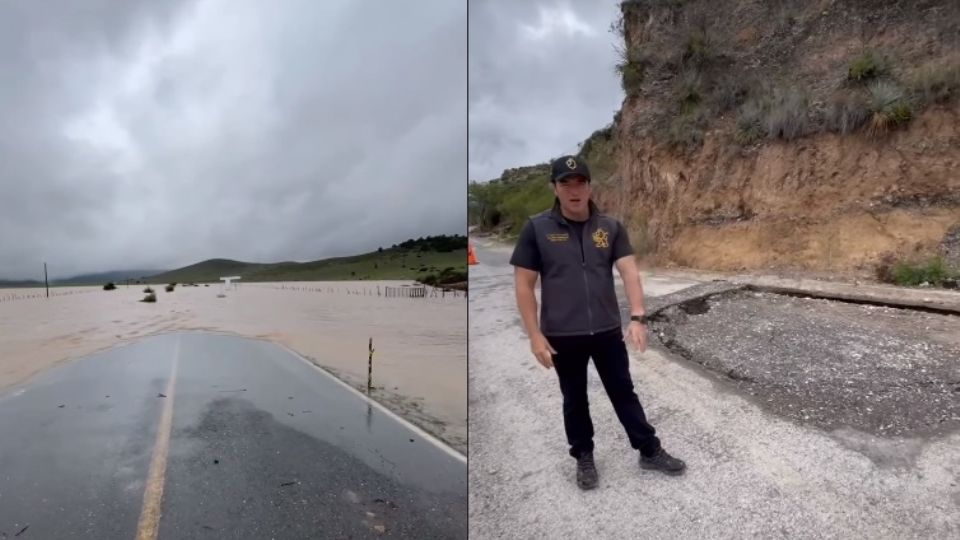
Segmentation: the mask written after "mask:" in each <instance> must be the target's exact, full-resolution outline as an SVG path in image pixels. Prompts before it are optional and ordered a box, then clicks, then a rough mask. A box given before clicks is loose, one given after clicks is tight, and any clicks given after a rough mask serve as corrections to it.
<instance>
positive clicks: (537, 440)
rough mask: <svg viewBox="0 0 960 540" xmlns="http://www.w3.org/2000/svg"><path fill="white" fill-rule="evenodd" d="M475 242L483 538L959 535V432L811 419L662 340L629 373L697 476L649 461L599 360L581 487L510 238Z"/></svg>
mask: <svg viewBox="0 0 960 540" xmlns="http://www.w3.org/2000/svg"><path fill="white" fill-rule="evenodd" d="M474 245H475V247H476V248H477V256H478V259H479V262H480V264H478V265H476V266H471V267H470V346H469V349H470V350H469V354H470V394H469V400H470V425H469V429H470V473H469V474H470V538H471V539H487V538H571V539H579V538H583V539H591V540H592V539H597V538H711V539H712V538H837V539H848V538H958V537H960V481H958V473H960V450H958V449H960V435H958V434H956V433H953V434H946V435H944V436H941V437H915V438H898V437H876V436H872V435H870V434H867V433H863V432H858V431H856V430H852V429H837V430H833V431H825V430H821V429H817V428H815V427H811V426H803V425H798V424H796V423H794V422H791V421H790V420H789V419H787V418H783V417H779V416H776V415H774V414H771V413H770V412H769V411H767V410H765V409H764V408H763V407H761V406H760V405H759V404H758V403H756V401H755V400H754V399H752V398H751V397H750V396H745V395H743V394H742V393H740V392H738V391H737V389H736V388H735V387H734V386H733V385H730V384H727V383H726V382H724V381H723V380H722V379H720V378H718V377H715V376H712V375H711V373H709V372H706V371H705V370H704V369H702V368H700V367H698V366H696V365H693V364H691V363H689V362H686V361H685V360H683V359H682V358H679V357H676V356H674V355H672V354H671V353H669V352H668V351H667V350H666V349H664V348H663V347H660V346H658V345H656V344H654V346H653V347H651V348H648V349H647V352H645V353H642V354H637V353H636V352H634V351H632V349H631V356H632V361H631V372H632V374H633V378H634V383H635V389H636V392H637V394H638V395H639V396H640V399H641V402H642V403H643V405H644V408H645V409H646V412H647V415H648V418H649V419H650V421H651V422H652V424H653V425H654V426H655V427H656V428H657V430H658V435H660V437H661V439H662V440H663V442H664V445H665V446H666V447H667V448H668V449H669V450H670V451H671V452H672V453H673V454H674V455H676V456H678V457H680V458H682V459H684V460H685V461H686V462H687V467H688V469H687V472H686V474H685V475H684V476H680V477H669V476H666V475H663V474H662V473H659V472H654V471H643V470H641V469H640V468H639V466H638V464H637V461H636V460H637V455H636V452H635V451H634V450H632V449H631V448H630V445H629V443H628V441H627V439H626V436H625V434H624V432H623V429H622V427H621V426H620V424H619V422H618V421H617V419H616V416H615V414H614V412H613V409H612V407H611V406H610V403H609V400H608V399H607V397H606V394H605V393H604V391H603V387H602V385H601V383H600V381H599V378H598V377H597V376H596V372H595V371H594V369H593V367H592V365H591V368H590V371H589V375H590V376H589V387H588V392H589V395H590V400H591V402H590V403H591V415H592V417H593V422H594V427H595V431H596V437H595V443H596V450H595V458H596V461H597V469H598V472H599V476H600V485H599V487H598V489H595V490H593V491H588V492H583V491H580V489H579V488H577V486H576V482H575V462H574V460H573V459H572V458H570V457H569V456H568V455H567V453H566V452H567V445H566V439H565V436H564V431H563V416H562V398H561V395H560V391H559V386H558V384H557V379H556V373H555V372H554V371H553V370H549V371H548V370H546V369H544V368H542V367H541V366H540V365H539V364H538V363H536V361H535V360H534V358H533V356H532V354H531V353H530V349H529V341H528V340H527V337H526V335H525V333H524V331H523V327H522V325H521V322H520V318H519V315H518V313H517V309H516V304H515V300H514V293H513V279H512V275H513V274H512V272H513V270H512V268H511V267H510V266H508V265H507V261H508V259H509V249H504V248H502V247H497V246H490V245H488V242H486V241H484V240H482V239H476V240H474ZM695 283H696V282H695V281H689V280H686V281H684V280H673V279H671V278H670V277H669V276H664V275H658V276H657V277H656V278H654V279H646V280H645V281H644V287H645V289H646V291H647V293H648V295H649V296H657V295H663V294H668V293H670V292H674V291H677V290H680V289H683V288H684V287H687V286H690V285H693V284H695ZM736 332H737V329H736V328H730V332H729V335H726V336H723V338H724V339H736V335H737V334H736ZM650 341H651V342H655V339H653V337H652V336H651V338H650ZM877 456H881V457H883V458H884V459H877Z"/></svg>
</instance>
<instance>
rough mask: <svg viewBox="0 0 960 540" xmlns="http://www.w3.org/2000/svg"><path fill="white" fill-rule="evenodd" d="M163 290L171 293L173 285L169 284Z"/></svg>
mask: <svg viewBox="0 0 960 540" xmlns="http://www.w3.org/2000/svg"><path fill="white" fill-rule="evenodd" d="M164 289H166V291H167V292H173V289H174V285H173V284H172V283H171V284H170V285H167V286H166V287H164Z"/></svg>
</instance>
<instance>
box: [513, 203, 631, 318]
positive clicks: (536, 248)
mask: <svg viewBox="0 0 960 540" xmlns="http://www.w3.org/2000/svg"><path fill="white" fill-rule="evenodd" d="M573 227H574V226H573V225H571V224H570V223H568V222H567V220H566V219H565V218H564V217H563V215H561V213H560V206H559V203H554V207H553V208H552V209H551V210H547V211H545V212H542V213H540V214H537V215H535V216H532V217H531V218H530V219H529V220H528V221H527V223H526V224H525V225H524V228H523V230H522V231H521V233H520V238H519V240H518V242H517V246H516V247H515V248H514V251H513V256H512V257H511V259H510V264H512V265H515V266H520V267H523V268H528V269H530V270H535V271H537V272H539V273H540V282H541V285H540V287H541V304H540V331H541V332H543V334H544V335H547V336H569V335H589V334H596V333H598V332H604V331H608V330H613V329H615V328H620V327H621V319H620V305H619V302H618V301H617V293H616V288H615V285H614V274H613V263H614V261H616V260H617V259H619V258H620V257H623V256H625V255H630V254H632V253H633V249H632V248H631V246H630V240H629V238H628V235H627V232H626V230H625V229H624V227H623V226H622V225H621V224H620V222H619V221H617V220H616V219H614V218H612V217H610V216H607V215H605V214H603V213H601V212H600V211H599V209H598V208H597V207H596V205H595V204H594V203H593V201H591V202H590V219H589V220H588V221H587V222H586V224H585V225H584V227H583V235H582V238H581V242H579V243H578V242H577V240H576V239H577V233H576V231H575V229H574V228H573Z"/></svg>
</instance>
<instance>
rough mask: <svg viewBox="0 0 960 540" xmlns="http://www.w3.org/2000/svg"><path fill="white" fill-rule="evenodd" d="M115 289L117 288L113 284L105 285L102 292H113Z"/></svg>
mask: <svg viewBox="0 0 960 540" xmlns="http://www.w3.org/2000/svg"><path fill="white" fill-rule="evenodd" d="M116 288H117V286H116V285H114V284H113V282H110V283H107V284H106V285H104V286H103V290H105V291H113V290H116Z"/></svg>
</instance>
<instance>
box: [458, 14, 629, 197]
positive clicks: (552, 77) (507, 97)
mask: <svg viewBox="0 0 960 540" xmlns="http://www.w3.org/2000/svg"><path fill="white" fill-rule="evenodd" d="M619 5H620V2H619V1H616V0H599V1H598V0H590V1H587V0H583V1H577V0H568V1H562V0H539V1H537V0H529V1H522V2H516V1H511V0H479V1H474V2H470V171H469V178H470V180H478V181H484V180H490V179H492V178H496V177H499V176H500V174H502V173H503V171H504V169H508V168H512V167H518V166H523V165H535V164H537V163H543V162H546V161H547V160H549V159H550V158H553V157H557V156H559V155H561V154H564V153H575V152H576V151H577V144H578V143H580V142H582V141H583V140H584V139H586V138H587V137H589V136H590V134H591V133H593V132H594V131H595V130H597V129H600V128H602V127H604V126H606V125H607V124H609V123H610V122H612V121H613V115H614V113H615V112H616V111H617V110H619V109H620V105H621V103H622V101H623V91H622V90H621V88H620V82H619V79H618V77H617V74H616V73H615V71H614V70H615V67H616V64H617V62H618V61H619V59H618V55H617V47H621V46H622V41H621V40H620V38H619V37H618V36H616V35H615V34H614V33H612V32H610V25H611V24H612V23H614V22H615V21H616V20H617V18H618V17H619V14H620V11H619Z"/></svg>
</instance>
